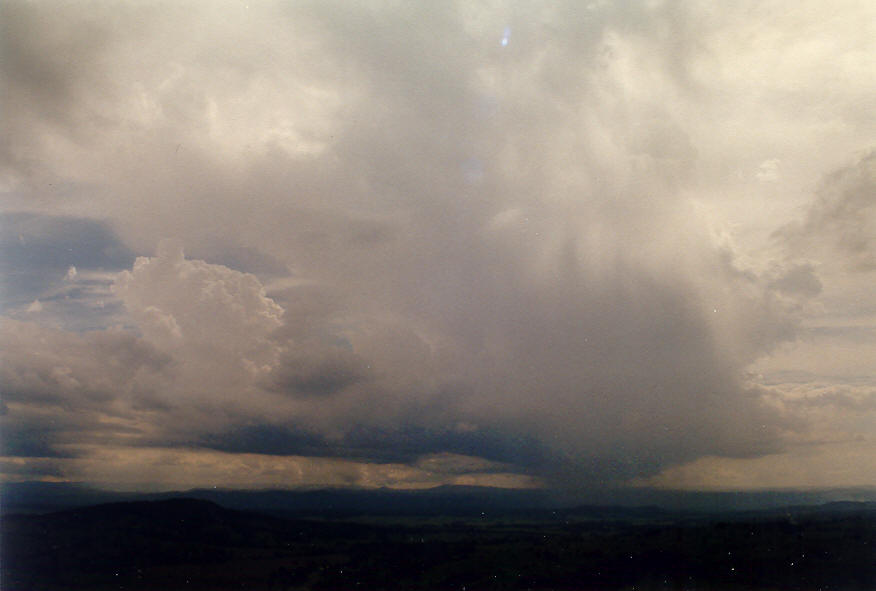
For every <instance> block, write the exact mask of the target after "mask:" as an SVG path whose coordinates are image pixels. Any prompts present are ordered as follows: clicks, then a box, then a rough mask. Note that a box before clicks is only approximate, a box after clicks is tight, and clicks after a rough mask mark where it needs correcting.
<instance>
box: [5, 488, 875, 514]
mask: <svg viewBox="0 0 876 591" xmlns="http://www.w3.org/2000/svg"><path fill="white" fill-rule="evenodd" d="M180 496H186V497H189V498H198V499H204V500H210V501H213V502H216V503H219V504H220V505H222V506H224V507H229V508H234V509H243V510H246V509H251V510H258V511H270V512H274V513H278V512H283V513H284V514H287V515H308V514H319V515H322V514H333V515H379V516H386V515H401V516H404V515H430V514H431V515H474V514H479V513H480V512H486V513H497V512H508V511H511V512H514V511H520V510H536V511H537V510H548V509H550V510H553V509H569V508H573V507H580V506H582V505H586V506H590V507H598V508H603V509H604V507H605V506H615V507H621V506H626V507H637V508H641V507H652V508H660V509H663V510H671V511H674V512H677V511H701V512H702V511H706V512H716V511H750V510H761V509H769V508H779V507H787V506H795V505H800V506H806V505H820V504H824V503H828V502H833V501H847V500H850V501H874V502H876V488H858V489H835V490H822V491H803V492H800V491H758V492H681V491H662V490H653V489H624V490H618V491H603V492H592V493H588V494H587V495H582V496H570V495H565V496H563V495H561V494H559V493H557V492H555V491H549V490H513V489H501V488H488V487H468V486H440V487H437V488H433V489H426V490H390V489H370V490H363V489H321V490H225V489H198V490H190V491H173V492H163V493H148V494H147V493H113V492H107V491H100V490H95V489H92V488H89V487H87V486H84V485H80V484H75V483H45V482H20V483H2V484H0V511H2V513H4V514H8V513H34V512H47V511H55V510H60V509H66V508H72V507H82V506H86V505H95V504H98V503H108V502H114V501H135V500H161V499H169V498H174V497H180Z"/></svg>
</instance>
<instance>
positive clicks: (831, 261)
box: [777, 152, 876, 272]
mask: <svg viewBox="0 0 876 591" xmlns="http://www.w3.org/2000/svg"><path fill="white" fill-rule="evenodd" d="M777 237H778V238H779V239H780V240H783V241H785V243H786V244H787V245H788V247H789V248H790V249H791V250H792V251H794V252H796V253H801V252H810V253H814V254H816V255H817V256H820V257H822V259H823V264H825V265H836V264H839V265H842V266H843V267H845V268H848V269H852V270H855V271H861V272H868V271H873V270H876V152H871V153H869V154H867V155H865V156H864V157H862V158H861V159H860V160H859V161H858V162H856V163H855V164H853V165H850V166H848V167H845V168H842V169H840V170H837V171H835V172H833V173H832V174H831V175H829V176H827V177H826V178H825V179H824V181H823V182H822V185H821V187H820V188H819V190H818V193H817V196H816V198H815V200H814V201H813V203H812V204H811V205H810V207H809V209H808V211H807V212H806V215H805V218H804V219H803V220H802V221H801V222H797V223H793V224H789V225H787V226H785V227H784V228H782V229H781V230H780V231H778V232H777Z"/></svg>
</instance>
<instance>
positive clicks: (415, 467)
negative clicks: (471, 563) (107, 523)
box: [0, 2, 876, 488]
mask: <svg viewBox="0 0 876 591" xmlns="http://www.w3.org/2000/svg"><path fill="white" fill-rule="evenodd" d="M807 6H808V8H809V9H811V10H809V11H808V12H806V11H805V10H803V9H800V11H799V13H798V12H794V11H792V12H793V14H790V15H789V14H784V11H782V12H783V15H779V16H777V15H776V10H777V9H776V7H750V8H751V9H752V11H753V14H749V12H747V11H746V9H744V8H734V7H720V8H719V7H711V8H709V7H705V6H701V5H696V4H693V3H685V2H665V3H664V2H641V3H638V2H633V3H619V4H618V3H592V4H590V5H587V6H585V5H583V4H578V3H570V4H562V3H561V4H558V5H550V6H548V5H541V4H536V3H531V4H529V3H523V4H520V3H508V4H504V3H501V2H497V3H483V4H471V3H460V4H458V5H457V4H453V3H449V4H441V5H436V6H429V7H426V6H419V5H418V6H413V5H412V6H407V7H403V6H402V7H400V6H390V5H383V4H382V3H379V2H377V3H357V4H353V5H351V4H349V3H332V2H327V3H326V2H320V3H300V4H294V5H281V4H272V3H267V4H260V5H253V6H247V5H244V4H234V3H219V4H213V3H202V4H197V3H196V4H194V5H191V7H188V8H186V9H183V8H173V7H169V6H165V5H157V4H150V3H146V4H141V5H137V6H118V5H113V4H101V3H96V4H94V5H92V6H90V8H89V10H88V11H83V10H78V9H76V8H75V7H72V6H67V5H57V6H52V7H49V6H48V5H45V4H39V3H33V4H25V3H11V4H8V5H7V6H6V7H4V9H3V10H4V12H5V13H6V16H7V17H8V18H6V19H4V21H5V24H4V27H6V28H7V29H8V30H9V31H10V34H9V35H4V43H5V44H6V45H7V47H6V51H4V52H3V53H4V58H3V66H2V67H3V69H2V72H3V76H4V78H5V83H4V93H5V95H4V96H5V97H6V99H7V100H6V102H7V103H8V104H9V105H11V108H10V109H8V110H11V111H12V112H13V113H14V116H9V115H7V116H6V118H5V125H6V126H7V127H8V130H9V133H8V134H4V138H3V139H2V140H0V141H2V142H3V149H2V156H3V171H4V172H3V174H4V179H3V191H4V193H3V195H4V201H5V203H6V207H7V209H8V210H9V211H11V212H12V213H10V214H7V216H6V220H7V221H6V222H5V224H6V225H7V226H8V227H15V228H19V233H20V235H21V236H22V238H21V240H19V241H17V242H16V241H15V240H13V239H12V238H10V237H8V236H7V237H6V238H4V252H5V253H6V254H4V255H3V256H4V257H5V258H8V261H5V262H6V264H7V265H13V266H15V269H19V268H20V269H21V271H20V273H22V275H21V276H22V277H31V279H29V280H28V286H27V288H26V289H25V288H24V287H21V288H20V289H19V291H20V292H21V293H20V294H19V293H17V292H16V293H14V294H13V295H14V297H12V296H9V297H10V298H11V299H12V300H14V309H13V310H12V311H11V312H9V313H8V314H7V315H8V316H9V318H7V319H6V322H7V323H8V324H7V326H9V327H10V329H9V330H8V331H4V332H5V333H7V334H6V335H5V336H4V338H3V343H2V345H3V351H4V356H5V357H4V364H3V375H4V391H3V400H4V402H5V403H6V404H7V406H8V412H7V413H6V414H5V415H4V416H3V420H4V422H5V423H7V424H15V425H16V427H15V428H14V429H9V430H6V431H5V433H6V434H5V435H4V437H6V439H7V443H6V448H5V449H7V450H9V451H8V454H7V455H10V456H12V455H18V456H22V457H27V456H28V455H32V456H33V457H37V456H39V457H43V456H51V455H52V454H55V455H56V456H57V457H60V456H61V455H62V454H75V457H76V458H78V459H77V460H76V461H71V463H69V465H68V468H67V469H68V472H67V473H65V474H67V475H69V476H70V477H73V476H75V475H76V471H77V470H80V471H86V472H87V473H88V474H91V475H92V477H93V478H95V479H97V480H99V481H100V482H102V483H104V484H107V485H111V483H112V481H113V477H112V470H111V467H107V468H106V469H103V468H101V469H100V470H98V471H95V470H96V468H95V467H94V466H95V464H94V463H93V462H92V460H93V459H94V458H98V457H100V458H110V459H112V460H113V461H115V462H117V463H118V465H119V466H120V467H119V470H120V472H119V473H120V474H122V473H124V474H127V475H130V474H132V473H133V472H132V471H134V468H132V467H131V465H129V462H131V463H133V464H136V462H137V461H140V460H142V461H144V462H147V463H148V465H149V466H152V468H154V469H155V470H156V474H159V475H160V474H163V473H165V472H162V469H159V468H157V467H156V466H158V465H159V464H161V461H162V460H161V458H163V457H168V458H170V457H174V458H177V455H176V454H182V455H181V456H179V457H190V458H191V461H192V462H193V463H194V464H198V462H200V461H203V465H201V464H198V465H199V466H201V468H199V470H203V474H207V473H209V472H210V470H213V469H217V468H216V466H217V465H218V464H219V463H221V458H224V457H225V455H224V454H228V455H229V456H235V455H239V456H240V458H241V461H242V462H243V461H245V464H246V469H245V470H243V471H242V472H240V474H244V473H246V474H249V475H250V476H252V474H253V473H255V472H258V471H259V470H262V472H263V473H264V474H266V476H265V478H264V479H263V481H264V482H267V483H270V485H271V486H281V485H283V483H284V481H283V478H287V479H288V480H287V481H285V485H288V486H296V485H303V484H307V485H313V484H314V483H315V482H318V481H319V480H320V479H321V478H322V479H323V481H324V482H325V483H327V484H333V485H336V484H338V483H339V482H340V483H347V484H348V485H353V486H359V485H380V484H381V483H384V484H385V483H392V485H398V486H403V485H404V482H405V478H410V482H411V483H416V485H417V486H421V485H426V484H429V483H431V484H437V483H441V482H451V481H453V480H452V479H454V478H462V477H463V476H465V475H466V474H469V473H470V474H471V475H472V476H471V477H472V478H474V479H475V480H477V478H486V476H490V475H492V476H495V477H496V478H497V479H498V480H496V481H495V482H499V481H501V482H502V483H503V485H509V483H510V484H511V485H513V484H514V482H516V483H517V484H519V485H521V486H522V485H525V486H531V485H533V483H534V482H536V481H537V482H541V483H548V484H554V485H560V486H564V487H571V488H586V487H594V486H606V485H616V484H619V483H624V482H642V481H644V480H646V479H648V478H652V477H658V475H660V474H661V473H666V470H670V469H672V467H676V466H682V465H686V464H691V465H698V464H696V462H697V461H700V460H701V458H725V459H732V461H737V460H738V461H746V460H751V459H756V458H759V457H761V456H765V455H767V454H776V453H783V452H785V451H787V449H788V446H789V445H793V443H794V442H795V441H797V440H799V438H801V437H803V435H801V433H804V432H805V431H806V429H808V428H809V427H807V425H808V424H809V423H808V421H809V419H811V418H812V417H810V416H809V415H808V414H807V413H808V411H806V410H801V409H802V407H807V405H806V404H802V403H798V404H796V405H795V403H792V402H788V401H787V400H785V398H783V396H788V397H789V398H788V400H791V399H793V397H794V394H793V388H785V389H782V388H781V387H779V386H777V385H776V384H775V383H767V382H768V381H769V380H767V379H759V378H758V377H757V374H756V372H754V371H752V367H753V366H755V365H756V364H758V363H763V360H764V359H772V358H778V357H776V356H781V355H782V354H783V352H784V351H787V350H788V347H791V346H792V344H793V343H796V342H798V341H799V340H800V338H801V335H805V334H807V333H806V330H807V327H808V324H807V323H811V321H812V318H813V317H814V316H816V315H817V314H818V313H819V312H818V310H819V305H821V304H820V303H819V301H818V300H819V298H823V299H824V301H825V302H827V304H826V305H828V306H829V307H830V306H831V305H832V304H831V302H842V301H845V300H844V299H843V298H844V297H848V293H850V292H849V291H847V290H846V287H848V286H850V285H852V283H849V280H848V279H847V278H845V276H844V275H843V273H847V272H849V269H853V270H854V272H856V273H867V272H870V271H872V268H873V265H872V264H871V262H872V261H870V259H871V258H872V254H873V253H872V250H873V248H872V247H873V244H872V240H870V236H871V235H872V232H868V230H869V229H871V228H870V226H871V225H872V224H871V222H872V219H871V218H872V215H871V214H872V209H873V208H872V193H873V191H872V185H873V183H872V180H873V179H872V162H873V156H872V155H870V156H865V157H864V158H863V159H859V160H858V163H857V164H854V165H852V166H851V167H849V166H850V165H849V163H850V162H853V161H854V158H853V154H855V153H860V152H859V151H860V150H861V149H863V148H866V147H867V142H872V141H873V139H874V138H876V129H874V127H873V123H872V118H871V117H869V116H868V115H867V111H868V109H867V108H866V107H867V105H868V104H869V105H871V106H872V96H874V95H872V94H870V93H869V91H870V90H872V89H873V84H874V77H873V75H872V72H869V73H868V70H867V68H865V67H863V65H862V59H863V58H862V55H864V54H866V48H867V47H870V48H871V49H872V39H870V38H869V37H868V36H866V35H863V34H862V35H857V34H854V35H853V34H851V33H849V34H846V32H847V30H857V29H854V27H852V24H853V23H854V22H856V21H860V20H861V19H862V18H864V17H862V14H861V13H871V12H872V10H871V9H869V8H865V7H863V6H860V5H859V4H855V3H849V5H848V6H847V9H848V10H847V12H846V13H845V16H843V17H842V18H838V20H833V21H828V20H826V19H823V18H822V17H821V16H820V8H819V5H818V3H810V4H807ZM74 13H75V14H74ZM800 27H803V28H804V29H806V31H807V35H809V38H812V39H822V40H823V39H828V40H832V41H833V43H824V44H822V45H819V46H818V47H819V48H820V49H818V51H819V52H821V53H818V55H816V56H814V58H813V56H811V55H810V53H811V52H813V51H815V49H813V48H812V47H813V46H808V45H806V44H803V43H802V41H800V40H799V39H797V38H796V37H795V34H794V33H792V31H794V30H797V29H799V28H800ZM840 31H842V32H843V35H840V34H839V33H840ZM739 38H747V39H754V40H757V43H754V42H752V43H745V44H744V45H745V46H744V47H741V48H740V47H739V46H738V43H735V42H734V41H733V40H734V39H739ZM775 44H778V49H777V48H776V45H775ZM777 52H778V53H777ZM840 58H841V59H840ZM807 59H808V61H807ZM837 61H838V62H839V63H841V64H842V68H840V69H839V70H837V69H832V68H827V66H826V64H828V63H834V62H837ZM777 72H780V73H781V74H782V75H781V76H780V75H778V74H777ZM827 79H831V80H833V81H834V82H835V83H836V84H835V88H836V89H837V90H836V94H835V95H832V96H831V97H825V96H823V95H822V92H821V90H819V89H821V88H822V86H823V83H824V82H825V81H826V80H827ZM783 81H786V82H787V83H785V82H783ZM801 89H803V90H801ZM752 97H759V98H752ZM868 101H869V102H868ZM786 104H790V105H792V106H793V107H794V108H786V107H785V105H786ZM870 112H872V111H870ZM825 121H827V122H829V123H830V125H828V126H827V127H829V128H830V129H831V130H833V131H831V132H829V133H828V132H827V131H825V126H826V125H827V124H825V123H823V122H825ZM868 134H869V135H868ZM815 140H823V141H824V142H827V144H825V152H829V154H826V155H813V154H812V151H811V150H810V151H806V150H803V149H802V148H801V145H802V144H805V143H807V142H814V141H815ZM828 144H829V145H828ZM837 154H842V158H840V157H839V156H836V155H837ZM836 170H841V172H834V171H836ZM819 182H820V183H821V185H820V186H821V187H822V189H819V190H817V191H813V190H809V191H808V192H806V191H804V189H805V188H806V187H807V186H810V187H811V186H816V184H817V183H819ZM800 195H803V197H800ZM801 199H802V200H803V201H801ZM810 199H811V200H813V202H812V204H810V203H809V202H808V201H807V200H810ZM755 202H756V205H752V203H755ZM802 206H805V207H804V210H805V211H808V213H807V214H805V217H803V218H796V219H795V218H794V217H793V215H795V214H796V212H797V211H799V210H800V207H802ZM770 208H771V209H770ZM795 208H796V209H795ZM767 209H770V213H771V214H781V216H780V217H778V218H771V217H769V216H765V215H761V214H762V213H763V212H764V211H766V210H767ZM767 218H769V219H768V221H767V222H765V219H767ZM773 220H774V221H773ZM868 224H869V225H868ZM21 228H24V229H26V230H27V231H28V232H30V234H33V237H32V238H31V237H30V234H28V235H27V236H25V233H23V230H20V229H21ZM34 228H35V229H34ZM52 228H64V229H67V230H65V232H67V233H65V232H54V231H52ZM68 230H69V231H68ZM824 248H827V249H832V250H831V252H837V253H842V255H843V256H844V257H846V258H845V259H844V260H847V262H848V264H847V265H846V266H843V267H842V268H838V270H835V271H833V270H827V271H825V264H826V257H824V256H823V255H822V253H823V252H824V251H823V249H824ZM134 254H136V255H138V256H137V257H136V260H135V259H134ZM10 268H11V267H10ZM70 268H75V269H76V270H77V271H76V273H74V274H73V275H72V277H73V279H75V280H76V281H79V282H83V281H85V280H86V279H87V278H86V277H85V276H84V275H83V276H82V277H79V278H78V279H76V277H77V274H81V270H83V269H84V270H89V269H90V270H96V269H100V270H101V271H102V272H104V271H106V272H108V273H109V275H108V276H102V278H101V281H103V283H101V285H102V286H103V287H102V288H101V290H102V291H101V292H100V301H101V302H102V304H101V305H102V306H105V307H106V310H107V311H106V313H105V315H104V316H103V317H102V318H103V319H104V324H103V325H102V326H99V325H95V323H93V322H89V324H88V326H87V327H86V328H88V329H89V330H88V332H83V327H81V326H78V325H74V324H71V323H70V322H65V321H64V318H65V317H69V316H71V315H73V314H74V313H75V310H74V309H73V308H69V307H68V308H62V307H58V306H55V307H51V309H44V308H45V307H47V306H48V305H47V304H46V303H45V302H51V301H53V300H52V297H53V294H54V295H58V294H59V293H62V292H59V291H57V289H56V290H55V291H52V285H51V282H49V280H48V279H45V277H48V276H49V275H51V274H52V273H54V274H55V275H56V276H58V280H59V281H60V280H63V278H64V277H65V275H64V274H65V273H67V272H68V271H69V269H70ZM16 272H19V271H16ZM95 272H96V271H95ZM59 273H60V275H59ZM67 281H68V283H67V284H63V285H68V284H70V285H72V283H71V281H73V280H67ZM77 285H79V284H77ZM68 287H69V286H68ZM84 287H85V285H84V284H82V285H79V287H78V288H79V289H80V291H72V288H65V289H66V291H63V294H64V297H65V298H67V301H83V302H84V301H86V300H87V298H86V295H87V294H86V293H85V291H82V290H84ZM10 293H12V292H10ZM89 293H91V292H89ZM56 299H57V298H56ZM96 300H97V298H96V297H94V298H92V299H91V300H87V301H96ZM870 301H871V302H872V296H870ZM37 304H39V306H37ZM837 305H840V304H837ZM840 307H841V306H840ZM88 309H89V310H91V312H89V314H92V313H93V314H96V316H95V318H101V316H100V312H99V310H102V309H103V308H100V309H98V308H97V306H96V305H93V306H91V307H89V308H88ZM821 309H823V308H821ZM28 310H30V312H28ZM40 314H41V315H40ZM50 325H51V326H50ZM819 379H820V378H819ZM828 398H830V400H831V401H832V402H831V403H830V404H828V403H827V400H828ZM808 400H811V401H812V403H811V404H809V405H808V406H809V407H815V406H818V404H816V403H815V402H814V401H815V400H821V399H820V398H819V399H817V398H812V397H810V398H809V399H808ZM823 400H824V401H825V404H824V405H822V406H825V407H827V406H830V407H831V408H835V409H836V408H839V407H842V408H843V409H846V410H848V411H849V412H853V411H856V409H857V411H860V412H865V411H866V412H869V411H868V410H867V409H869V406H867V404H868V403H867V404H865V403H862V404H863V406H861V407H860V408H858V407H856V406H854V405H848V404H845V405H844V404H841V401H842V400H845V399H844V398H841V397H839V398H837V397H827V398H823ZM867 400H869V398H867ZM834 401H835V402H836V404H833V402H834ZM864 407H866V408H864ZM807 408H808V407H807ZM62 411H67V412H72V413H73V415H74V416H75V417H77V421H78V422H76V423H75V424H70V425H68V426H67V427H65V428H64V429H61V430H59V429H55V428H52V429H47V430H46V431H45V437H43V438H42V439H40V438H35V437H34V436H33V435H32V434H33V433H35V432H36V431H37V430H39V429H40V428H41V427H40V426H41V425H43V424H44V423H43V422H42V421H44V420H45V416H44V414H45V413H49V414H51V413H55V412H57V413H60V412H62ZM837 412H839V411H837ZM41 413H42V414H41ZM109 424H113V425H115V427H113V428H109V427H108V426H107V425H109ZM28 450H30V451H28ZM157 450H164V452H166V453H167V454H169V455H167V456H162V455H161V454H160V453H158V451H157ZM31 452H32V453H31ZM126 453H127V454H129V455H127V456H126V455H125V454H126ZM185 454H189V455H185ZM71 457H72V456H71ZM89 458H91V459H89ZM138 458H139V460H138ZM258 458H261V459H258ZM296 458H297V459H296ZM302 458H303V459H302ZM80 460H81V461H80ZM77 461H78V462H79V463H76V462H77ZM168 461H170V460H168ZM174 461H176V460H174ZM90 462H91V463H90ZM260 462H266V463H264V464H263V463H260ZM270 462H274V464H270ZM284 462H285V463H284ZM307 462H311V463H310V464H308V463H307ZM332 462H334V463H332ZM293 465H294V466H298V468H295V469H293V468H292V466H293ZM305 465H306V466H309V467H307V468H306V470H310V472H306V470H305V468H302V466H305ZM77 466H78V467H77ZM270 466H275V467H276V469H277V470H278V472H277V474H282V478H281V477H280V476H277V477H276V478H275V477H274V476H270V475H269V472H270V470H271V468H270ZM296 469H297V470H298V472H296ZM168 470H170V471H167V472H166V473H167V474H173V478H178V477H179V476H178V475H177V473H176V472H173V471H172V470H171V469H170V468H168ZM301 470H305V472H306V474H307V475H306V476H301V479H300V480H299V481H296V480H295V476H294V474H296V473H297V474H299V475H300V474H305V472H302V471H301ZM333 470H336V472H333ZM356 470H359V472H356ZM394 470H395V471H394ZM253 471H255V472H253ZM346 471H352V472H350V473H351V474H353V475H352V476H350V477H349V478H348V477H346V476H343V475H342V474H341V473H342V472H343V473H344V474H346ZM86 472H82V474H80V475H79V476H82V477H85V476H87V474H86ZM98 472H99V474H98ZM198 473H199V474H200V473H201V472H198ZM685 474H686V473H685ZM168 478H170V476H168ZM241 478H243V477H242V476H241ZM514 478H517V479H518V480H516V481H515V480H514ZM685 478H686V479H690V478H691V477H689V476H685ZM156 479H159V480H160V476H158V475H157V476H156ZM533 479H536V480H533ZM255 480H256V481H259V482H261V481H262V480H259V478H256V479H255ZM454 482H455V481H454ZM479 482H488V480H481V481H479ZM661 482H662V481H661ZM412 485H413V484H412ZM156 486H160V485H158V484H156Z"/></svg>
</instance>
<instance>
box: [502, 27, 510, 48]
mask: <svg viewBox="0 0 876 591" xmlns="http://www.w3.org/2000/svg"><path fill="white" fill-rule="evenodd" d="M509 37H511V27H505V31H504V32H503V33H502V47H506V46H507V45H508V38H509Z"/></svg>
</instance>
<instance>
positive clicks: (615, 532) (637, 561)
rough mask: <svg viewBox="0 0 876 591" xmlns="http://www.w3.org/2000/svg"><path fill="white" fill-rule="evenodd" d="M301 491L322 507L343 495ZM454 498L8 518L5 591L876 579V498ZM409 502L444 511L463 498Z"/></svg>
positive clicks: (808, 586) (851, 585) (116, 509)
mask: <svg viewBox="0 0 876 591" xmlns="http://www.w3.org/2000/svg"><path fill="white" fill-rule="evenodd" d="M298 494H299V495H305V497H306V498H310V499H311V503H312V505H313V504H316V502H315V499H317V498H320V497H321V498H323V499H324V501H325V502H326V503H334V502H337V498H338V497H340V496H343V495H342V494H341V493H340V492H338V491H334V492H332V491H311V492H308V493H298ZM456 495H457V498H458V499H459V508H460V510H459V511H456V512H453V511H446V512H445V513H443V514H442V513H439V512H437V511H434V510H433V511H427V510H423V511H422V512H421V514H420V515H418V514H416V513H415V512H414V511H412V509H413V507H414V505H415V502H414V501H411V502H410V503H408V505H407V506H401V508H400V509H399V510H398V511H393V510H392V509H391V507H392V506H391V505H389V504H383V505H381V500H384V501H385V500H387V499H391V498H392V497H393V494H392V493H390V492H385V491H384V492H380V491H378V492H375V493H373V494H371V498H372V502H371V505H370V506H367V507H366V508H365V509H363V511H361V512H359V514H358V515H354V514H353V512H351V511H349V510H344V511H340V512H334V513H332V512H331V511H324V510H322V511H320V512H314V511H313V510H312V508H311V509H307V508H304V509H301V513H300V514H297V515H296V514H295V511H294V510H292V509H290V510H289V511H288V512H287V516H283V512H282V511H274V512H272V513H271V514H268V513H263V512H253V511H241V510H234V509H228V508H224V507H222V506H220V505H218V504H216V503H214V502H212V501H207V500H203V499H193V498H171V499H165V500H155V501H126V502H115V503H104V504H99V505H93V506H88V507H78V508H74V509H68V510H63V511H55V512H51V513H43V514H10V515H6V516H5V518H4V519H3V522H2V565H3V570H2V588H3V589H4V590H6V591H26V590H31V589H33V590H37V589H40V590H43V589H45V590H54V589H58V590H60V589H71V590H75V589H89V590H92V589H93V590H102V589H135V590H146V589H171V590H172V589H215V590H222V589H258V590H261V589H264V590H269V589H276V590H281V589H282V590H303V589H429V590H431V589H435V590H439V589H441V590H443V589H457V590H461V589H466V590H473V589H569V590H571V589H577V590H621V589H629V590H631V589H667V590H668V589H719V590H728V591H729V590H741V589H754V590H763V591H766V590H800V591H804V590H814V589H823V590H834V591H853V590H855V591H865V590H872V589H874V588H876V561H874V560H873V558H874V548H876V503H873V502H838V503H828V504H822V505H817V506H797V507H789V508H782V509H765V510H759V511H735V512H710V513H705V512H694V511H687V512H682V511H672V510H666V509H662V508H659V507H622V506H613V507H612V506H577V507H566V508H554V509H551V508H540V507H530V508H524V507H521V506H517V507H512V506H511V505H512V504H511V503H507V502H506V503H505V504H504V506H503V505H502V504H501V503H498V504H496V503H493V504H492V505H491V509H490V510H489V511H480V512H479V511H476V507H475V504H476V503H475V499H476V498H478V491H471V490H469V491H462V492H459V491H457V492H456ZM243 496H245V493H239V497H238V498H242V497H243ZM358 496H359V498H360V499H361V498H365V497H368V496H369V495H368V493H359V494H358ZM395 496H396V497H397V496H398V495H395ZM410 498H411V499H415V498H416V499H421V500H422V499H427V500H428V499H430V498H431V499H432V502H433V503H435V504H436V505H435V506H437V507H441V508H445V509H446V508H447V507H448V506H449V503H450V501H449V500H448V499H451V498H452V494H451V492H450V491H443V492H433V493H432V494H431V495H429V494H426V495H423V494H419V495H418V494H413V495H410ZM480 498H482V499H483V498H486V497H485V496H481V497H480ZM332 499H334V500H332ZM417 502H420V501H417ZM308 510H309V511H310V514H309V515H305V513H307V511H308ZM454 513H455V514H454Z"/></svg>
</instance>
